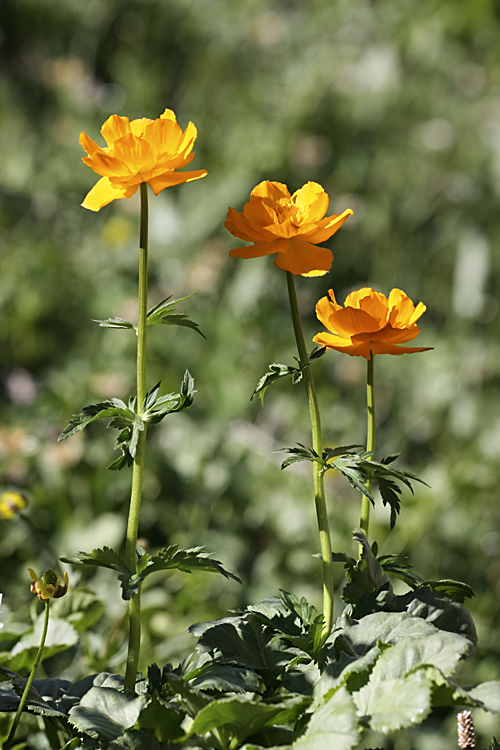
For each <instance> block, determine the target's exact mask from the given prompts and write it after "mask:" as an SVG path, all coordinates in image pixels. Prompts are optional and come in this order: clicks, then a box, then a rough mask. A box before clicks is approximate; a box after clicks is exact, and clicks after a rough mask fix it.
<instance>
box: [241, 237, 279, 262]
mask: <svg viewBox="0 0 500 750" xmlns="http://www.w3.org/2000/svg"><path fill="white" fill-rule="evenodd" d="M287 249H288V240H274V242H254V244H253V245H250V246H249V247H236V248H235V249H234V250H231V251H230V253H229V255H230V256H231V257H232V258H261V257H262V256H264V255H273V254H274V253H286V251H287Z"/></svg>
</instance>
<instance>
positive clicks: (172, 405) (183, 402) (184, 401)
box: [142, 370, 196, 424]
mask: <svg viewBox="0 0 500 750" xmlns="http://www.w3.org/2000/svg"><path fill="white" fill-rule="evenodd" d="M159 387H160V384H159V383H158V384H157V385H156V386H155V387H154V388H153V389H152V390H151V391H150V392H149V393H148V394H147V395H146V398H145V400H144V406H143V413H142V419H143V420H144V422H147V423H149V424H158V423H159V422H161V421H162V419H163V418H164V417H165V416H166V415H167V414H172V413H174V412H180V411H184V410H185V409H188V408H189V407H190V406H191V404H192V403H193V399H194V394H195V393H196V391H195V390H194V378H193V377H192V375H191V374H190V373H189V372H188V370H186V371H185V373H184V377H183V379H182V383H181V390H180V393H169V394H167V395H166V396H158V392H159Z"/></svg>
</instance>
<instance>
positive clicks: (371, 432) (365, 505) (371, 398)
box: [359, 352, 375, 555]
mask: <svg viewBox="0 0 500 750" xmlns="http://www.w3.org/2000/svg"><path fill="white" fill-rule="evenodd" d="M374 371H375V357H374V355H373V354H372V352H370V359H369V360H368V363H367V368H366V417H367V430H366V451H367V453H370V454H371V456H370V457H369V459H368V460H370V461H371V460H372V459H373V455H374V453H375V390H374V374H375V372H374ZM372 484H373V476H372V475H370V476H369V477H368V479H367V480H366V482H365V487H366V489H367V490H368V492H371V491H372ZM369 526H370V500H369V498H367V497H366V496H365V495H363V498H362V500H361V518H360V522H359V528H360V529H361V531H362V532H363V534H364V535H365V536H366V538H367V539H368V528H369ZM362 550H363V548H362V546H361V545H360V550H359V554H360V555H361V552H362Z"/></svg>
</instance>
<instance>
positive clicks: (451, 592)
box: [422, 578, 475, 604]
mask: <svg viewBox="0 0 500 750" xmlns="http://www.w3.org/2000/svg"><path fill="white" fill-rule="evenodd" d="M422 586H429V587H430V588H432V589H433V590H434V591H439V592H441V593H443V594H446V596H449V597H450V599H454V600H455V601H456V602H459V603H460V604H462V603H463V602H464V601H465V599H471V598H472V597H473V596H475V594H474V591H473V590H472V588H471V587H470V586H469V585H468V584H467V583H462V581H454V580H452V579H448V578H445V579H443V580H441V581H422Z"/></svg>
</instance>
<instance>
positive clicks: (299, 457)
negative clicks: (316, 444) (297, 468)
mask: <svg viewBox="0 0 500 750" xmlns="http://www.w3.org/2000/svg"><path fill="white" fill-rule="evenodd" d="M297 445H298V448H279V449H278V450H277V451H274V453H288V454H289V458H287V459H285V460H284V461H283V463H282V464H281V470H282V471H283V469H286V468H287V466H290V465H291V464H295V463H299V462H300V461H313V462H316V463H319V464H321V465H322V466H323V465H326V464H325V462H324V461H323V459H322V458H320V457H319V456H318V454H317V453H316V451H315V450H314V448H308V447H306V446H305V445H303V444H302V443H297Z"/></svg>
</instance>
